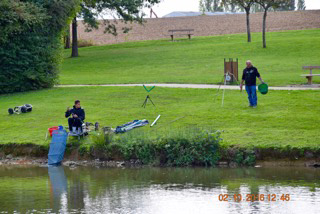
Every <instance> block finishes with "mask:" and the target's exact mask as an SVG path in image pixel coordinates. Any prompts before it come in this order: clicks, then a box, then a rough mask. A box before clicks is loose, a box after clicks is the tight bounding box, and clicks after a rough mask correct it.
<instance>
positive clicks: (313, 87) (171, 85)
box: [55, 83, 320, 91]
mask: <svg viewBox="0 0 320 214" xmlns="http://www.w3.org/2000/svg"><path fill="white" fill-rule="evenodd" d="M144 85H145V86H157V87H165V88H199V89H210V88H213V89H215V88H216V89H218V88H219V87H220V88H221V89H224V88H225V89H230V90H239V86H236V85H226V86H224V85H221V86H220V85H209V84H176V83H155V84H144ZM89 86H100V87H111V86H117V87H135V86H143V84H107V85H56V86H55V87H59V88H65V87H89ZM269 90H284V91H291V90H292V91H298V90H320V85H319V84H317V85H311V86H309V85H299V86H286V87H272V86H271V87H269Z"/></svg>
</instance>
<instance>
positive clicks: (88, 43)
mask: <svg viewBox="0 0 320 214" xmlns="http://www.w3.org/2000/svg"><path fill="white" fill-rule="evenodd" d="M93 45H94V44H93V42H92V41H91V40H84V39H80V40H78V47H79V48H83V47H90V46H93Z"/></svg>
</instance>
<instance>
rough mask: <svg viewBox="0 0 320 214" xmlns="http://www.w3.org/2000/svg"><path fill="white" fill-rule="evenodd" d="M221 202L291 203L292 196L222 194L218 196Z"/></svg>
mask: <svg viewBox="0 0 320 214" xmlns="http://www.w3.org/2000/svg"><path fill="white" fill-rule="evenodd" d="M218 199H219V201H228V202H231V201H234V202H242V201H248V202H255V201H271V202H273V201H290V194H280V195H277V194H246V195H242V194H234V195H230V196H229V194H220V195H219V196H218Z"/></svg>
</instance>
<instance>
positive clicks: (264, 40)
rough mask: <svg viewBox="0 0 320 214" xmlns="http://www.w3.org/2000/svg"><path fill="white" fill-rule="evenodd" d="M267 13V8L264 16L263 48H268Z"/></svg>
mask: <svg viewBox="0 0 320 214" xmlns="http://www.w3.org/2000/svg"><path fill="white" fill-rule="evenodd" d="M267 11H268V9H267V8H266V9H265V10H264V14H263V24H262V40H263V48H266V47H267V43H266V22H267Z"/></svg>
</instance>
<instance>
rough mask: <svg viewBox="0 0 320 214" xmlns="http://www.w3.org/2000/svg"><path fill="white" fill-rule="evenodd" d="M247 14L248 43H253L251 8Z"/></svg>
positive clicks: (247, 10)
mask: <svg viewBox="0 0 320 214" xmlns="http://www.w3.org/2000/svg"><path fill="white" fill-rule="evenodd" d="M246 14H247V34H248V42H251V31H250V8H249V9H246Z"/></svg>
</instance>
